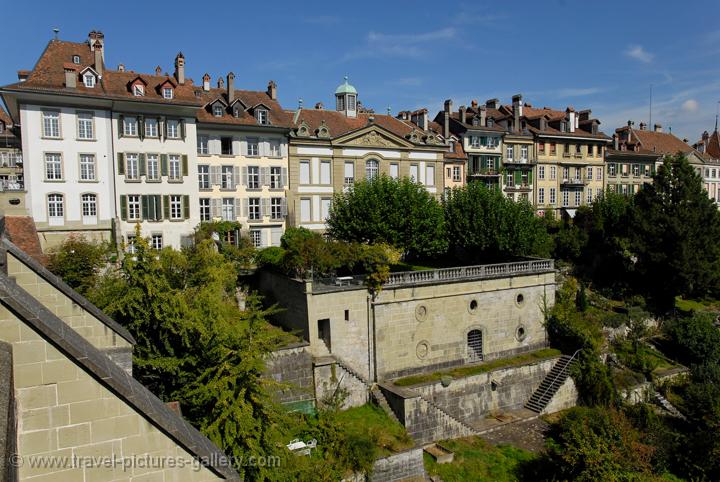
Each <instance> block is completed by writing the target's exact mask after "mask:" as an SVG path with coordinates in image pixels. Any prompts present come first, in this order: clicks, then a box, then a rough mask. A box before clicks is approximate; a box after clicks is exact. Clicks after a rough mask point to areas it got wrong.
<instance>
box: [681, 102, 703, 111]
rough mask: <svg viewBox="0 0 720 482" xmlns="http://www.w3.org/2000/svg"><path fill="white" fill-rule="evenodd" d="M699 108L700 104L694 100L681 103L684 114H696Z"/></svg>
mask: <svg viewBox="0 0 720 482" xmlns="http://www.w3.org/2000/svg"><path fill="white" fill-rule="evenodd" d="M699 108H700V104H698V101H696V100H695V99H688V100H686V101H685V102H683V103H682V110H683V111H685V112H697V110H698V109H699Z"/></svg>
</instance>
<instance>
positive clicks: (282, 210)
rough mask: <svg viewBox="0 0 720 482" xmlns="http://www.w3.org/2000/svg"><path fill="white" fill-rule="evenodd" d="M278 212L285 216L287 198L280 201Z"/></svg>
mask: <svg viewBox="0 0 720 482" xmlns="http://www.w3.org/2000/svg"><path fill="white" fill-rule="evenodd" d="M280 212H281V214H282V215H283V216H287V199H285V198H282V200H281V201H280Z"/></svg>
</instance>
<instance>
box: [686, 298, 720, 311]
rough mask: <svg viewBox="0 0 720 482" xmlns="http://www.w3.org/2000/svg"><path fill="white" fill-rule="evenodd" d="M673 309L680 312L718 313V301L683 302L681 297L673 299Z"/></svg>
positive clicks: (719, 305)
mask: <svg viewBox="0 0 720 482" xmlns="http://www.w3.org/2000/svg"><path fill="white" fill-rule="evenodd" d="M675 308H677V309H678V310H680V311H685V312H690V311H718V310H720V301H718V300H685V299H682V298H681V297H679V296H678V297H676V298H675Z"/></svg>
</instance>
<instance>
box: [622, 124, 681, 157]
mask: <svg viewBox="0 0 720 482" xmlns="http://www.w3.org/2000/svg"><path fill="white" fill-rule="evenodd" d="M628 129H630V130H631V131H632V138H631V141H632V140H633V139H635V140H637V141H638V142H639V144H640V152H647V153H655V154H662V155H674V154H677V153H678V152H682V153H683V154H690V153H692V152H695V149H693V148H692V147H690V146H689V145H688V144H687V143H685V142H683V141H682V140H681V139H679V138H677V137H675V136H674V135H673V134H672V133H670V132H656V131H649V130H644V129H633V128H631V127H628V126H625V127H621V128H620V129H617V130H616V131H615V132H616V133H621V132H623V131H626V130H628ZM631 143H632V142H631Z"/></svg>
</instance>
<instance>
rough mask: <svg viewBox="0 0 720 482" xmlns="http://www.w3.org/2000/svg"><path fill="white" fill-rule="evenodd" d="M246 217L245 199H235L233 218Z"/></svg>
mask: <svg viewBox="0 0 720 482" xmlns="http://www.w3.org/2000/svg"><path fill="white" fill-rule="evenodd" d="M238 216H243V217H247V199H241V198H239V197H236V198H235V217H236V218H237V217H238Z"/></svg>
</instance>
